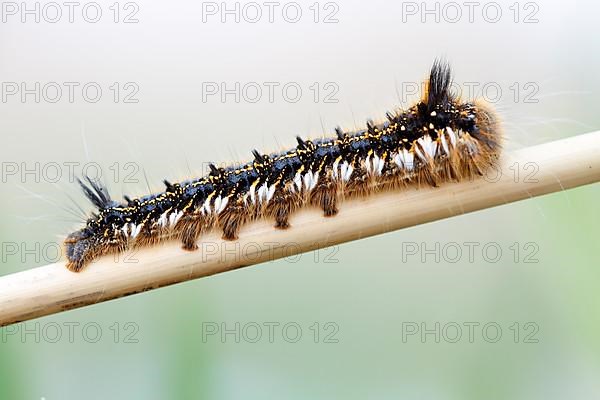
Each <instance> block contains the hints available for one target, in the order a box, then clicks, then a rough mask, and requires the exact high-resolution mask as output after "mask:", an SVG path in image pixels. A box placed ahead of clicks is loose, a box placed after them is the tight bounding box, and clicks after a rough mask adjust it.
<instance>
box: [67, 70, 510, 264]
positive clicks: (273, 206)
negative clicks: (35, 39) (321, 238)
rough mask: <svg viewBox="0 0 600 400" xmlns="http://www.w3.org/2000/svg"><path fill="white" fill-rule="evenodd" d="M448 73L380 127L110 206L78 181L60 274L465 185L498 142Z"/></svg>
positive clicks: (301, 142)
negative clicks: (365, 199)
mask: <svg viewBox="0 0 600 400" xmlns="http://www.w3.org/2000/svg"><path fill="white" fill-rule="evenodd" d="M451 79H452V78H451V71H450V67H449V66H448V65H447V64H446V63H444V62H440V61H436V62H435V63H434V64H433V67H432V68H431V72H430V74H429V79H428V81H427V84H426V90H425V93H424V94H423V96H422V98H421V100H420V101H419V102H417V103H416V104H415V105H414V106H412V107H410V108H408V109H407V110H397V111H395V112H393V113H387V120H386V121H384V122H381V123H374V122H367V124H366V127H365V128H364V129H361V130H357V131H352V132H344V131H343V130H342V129H340V128H337V129H336V130H335V136H333V137H329V138H319V139H314V140H308V139H302V138H300V137H297V138H296V139H297V146H295V147H294V148H292V149H290V150H287V151H283V152H278V153H272V154H262V153H260V152H258V151H257V150H253V151H252V154H253V156H254V159H253V160H252V161H249V162H246V163H242V164H236V165H230V166H226V167H223V168H219V167H217V166H215V165H213V164H211V165H210V169H211V171H210V172H209V173H208V174H207V175H206V176H203V177H200V178H197V179H190V180H186V181H183V182H179V183H171V182H168V181H166V180H165V181H164V183H165V187H166V188H165V191H164V192H162V193H157V194H150V195H147V196H144V197H141V198H135V199H132V198H129V197H127V196H125V201H124V202H119V201H115V200H113V199H111V197H110V195H109V193H108V190H107V189H106V188H105V187H104V186H103V185H101V184H100V183H98V182H95V181H93V180H91V179H89V178H87V179H86V180H85V182H83V181H79V184H80V186H81V188H82V189H83V192H84V194H85V195H86V197H88V199H89V200H90V201H91V202H92V203H93V204H94V206H95V207H97V211H96V212H94V213H93V214H92V215H91V217H90V218H89V219H88V220H87V222H86V225H85V226H84V227H83V228H82V229H80V230H78V231H76V232H73V233H71V234H70V235H69V236H68V237H67V238H66V239H65V247H66V255H67V259H68V262H67V268H69V269H70V270H72V271H80V270H81V269H82V268H83V267H84V266H86V265H87V264H88V263H90V262H91V261H92V260H94V259H95V258H97V257H99V256H101V255H104V254H108V253H114V252H122V251H125V250H127V249H128V248H132V247H136V246H147V245H151V244H156V243H159V242H161V241H163V240H167V239H177V240H180V241H181V242H182V246H183V248H184V249H186V250H197V249H198V245H197V242H198V240H201V236H202V233H204V232H206V231H208V230H210V229H214V228H218V229H221V230H222V232H223V238H224V239H226V240H236V239H237V237H238V232H239V229H240V227H241V226H242V225H243V224H245V223H247V222H249V221H252V220H255V219H257V218H270V219H272V220H273V221H274V226H275V227H276V228H279V229H287V228H288V227H289V226H290V222H289V217H290V215H291V214H292V213H293V212H294V211H295V210H297V209H299V208H301V207H304V206H315V207H319V208H321V209H322V210H323V214H324V216H326V217H331V216H334V215H336V214H337V213H338V211H339V210H338V207H339V204H340V202H341V201H342V200H343V199H345V198H349V197H357V196H368V195H370V194H371V193H374V192H376V191H380V190H401V189H402V188H403V187H405V186H407V185H409V184H416V185H430V186H438V185H439V184H441V183H445V182H456V181H460V180H464V179H471V178H473V177H475V176H477V175H481V174H483V173H484V172H485V171H486V170H488V169H489V168H491V167H493V166H494V165H495V163H496V162H497V160H498V157H499V154H500V151H501V143H502V135H501V131H500V124H499V121H498V118H497V117H496V115H495V113H494V112H493V111H492V110H491V108H489V106H487V105H486V104H483V103H481V102H477V101H474V102H461V100H460V99H459V98H457V97H456V96H454V95H453V94H452V93H451V92H450V85H451Z"/></svg>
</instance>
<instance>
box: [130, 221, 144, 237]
mask: <svg viewBox="0 0 600 400" xmlns="http://www.w3.org/2000/svg"><path fill="white" fill-rule="evenodd" d="M143 225H144V224H139V225H137V226H136V227H135V229H133V230H132V232H131V237H132V238H134V239H135V237H136V236H137V235H138V234H139V233H140V231H141V230H142V226H143Z"/></svg>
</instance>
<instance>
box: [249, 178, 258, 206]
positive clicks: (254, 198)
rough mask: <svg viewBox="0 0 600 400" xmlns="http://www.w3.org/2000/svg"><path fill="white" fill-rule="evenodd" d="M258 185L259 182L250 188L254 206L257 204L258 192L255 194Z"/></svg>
mask: <svg viewBox="0 0 600 400" xmlns="http://www.w3.org/2000/svg"><path fill="white" fill-rule="evenodd" d="M257 183H258V181H256V182H254V183H253V184H252V185H251V186H250V200H252V204H256V192H255V188H256V184H257Z"/></svg>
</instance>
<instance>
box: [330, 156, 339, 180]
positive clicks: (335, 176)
mask: <svg viewBox="0 0 600 400" xmlns="http://www.w3.org/2000/svg"><path fill="white" fill-rule="evenodd" d="M339 164H340V158H337V159H336V160H335V161H334V162H333V166H332V167H331V168H332V171H333V172H332V175H333V178H334V179H337V177H338V171H337V169H338V166H339Z"/></svg>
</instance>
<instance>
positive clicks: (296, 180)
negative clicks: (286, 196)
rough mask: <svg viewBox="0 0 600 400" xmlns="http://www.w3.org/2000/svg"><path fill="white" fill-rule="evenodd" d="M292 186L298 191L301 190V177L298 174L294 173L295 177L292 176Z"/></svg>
mask: <svg viewBox="0 0 600 400" xmlns="http://www.w3.org/2000/svg"><path fill="white" fill-rule="evenodd" d="M294 184H295V185H296V187H297V188H298V191H301V190H302V175H301V174H300V172H296V175H295V176H294Z"/></svg>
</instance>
